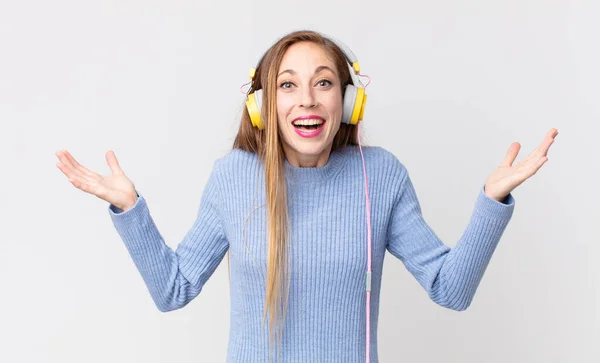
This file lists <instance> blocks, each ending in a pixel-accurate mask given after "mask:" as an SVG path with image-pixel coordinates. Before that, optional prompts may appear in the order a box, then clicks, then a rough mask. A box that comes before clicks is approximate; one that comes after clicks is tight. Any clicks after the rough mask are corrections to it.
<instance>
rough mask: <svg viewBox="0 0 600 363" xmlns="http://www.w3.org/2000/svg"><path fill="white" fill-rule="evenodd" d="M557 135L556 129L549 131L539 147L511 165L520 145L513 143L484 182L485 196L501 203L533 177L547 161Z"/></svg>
mask: <svg viewBox="0 0 600 363" xmlns="http://www.w3.org/2000/svg"><path fill="white" fill-rule="evenodd" d="M556 135H558V130H557V129H554V128H552V129H550V130H549V131H548V133H546V136H545V137H544V140H542V142H541V143H540V145H539V146H538V147H537V148H536V149H535V150H534V151H533V152H532V153H531V154H530V155H529V156H528V157H526V158H525V159H523V160H521V161H520V162H518V163H517V164H516V165H512V163H513V162H514V161H515V159H516V157H517V154H518V153H519V150H520V149H521V145H520V144H519V143H518V142H513V143H512V144H511V145H510V147H509V148H508V152H507V153H506V156H505V157H504V160H502V163H501V164H500V166H498V169H496V170H495V171H494V172H493V173H492V175H490V176H489V177H488V179H487V181H486V182H485V187H484V190H485V194H486V195H487V196H489V197H491V198H494V199H495V200H497V201H499V202H500V201H502V200H504V198H506V197H507V196H508V194H510V192H511V191H512V190H513V189H515V188H516V187H517V186H519V185H521V183H523V182H524V181H525V180H527V179H529V178H530V177H531V176H533V175H534V174H535V173H536V172H537V171H538V170H539V169H540V168H541V167H542V165H544V163H545V162H546V161H548V157H547V156H546V155H547V154H548V149H549V148H550V145H552V143H553V142H554V138H555V137H556Z"/></svg>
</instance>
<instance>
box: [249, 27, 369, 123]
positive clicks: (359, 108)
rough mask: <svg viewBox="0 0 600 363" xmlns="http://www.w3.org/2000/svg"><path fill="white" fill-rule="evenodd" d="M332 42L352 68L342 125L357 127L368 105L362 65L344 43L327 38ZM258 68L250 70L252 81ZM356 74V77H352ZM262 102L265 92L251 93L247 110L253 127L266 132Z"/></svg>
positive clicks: (344, 103) (345, 96)
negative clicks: (361, 76)
mask: <svg viewBox="0 0 600 363" xmlns="http://www.w3.org/2000/svg"><path fill="white" fill-rule="evenodd" d="M327 39H329V40H330V41H332V42H333V43H334V44H336V45H337V46H338V47H339V48H340V49H341V50H342V52H343V53H344V56H345V57H346V60H347V61H348V63H349V66H350V67H351V68H352V71H351V72H350V76H351V77H352V83H351V84H348V85H347V86H346V91H345V92H344V98H343V112H342V123H345V124H349V125H357V124H358V123H359V121H361V120H362V119H363V116H364V113H365V105H366V103H367V95H366V93H365V87H364V86H363V85H362V83H361V82H360V80H359V79H358V77H357V75H359V72H360V64H359V63H358V59H357V58H356V56H355V55H354V53H352V51H351V50H350V48H348V47H347V46H346V45H345V44H344V43H342V42H340V41H339V40H336V39H333V38H331V37H327ZM256 68H258V66H257V67H255V68H251V69H250V74H249V76H250V79H251V80H252V81H254V76H255V75H256ZM353 73H354V76H353V75H352V74H353ZM356 84H358V85H360V87H358V86H356ZM262 100H263V90H262V89H259V90H256V91H254V92H252V93H249V94H248V96H247V99H246V109H247V110H248V113H249V114H250V120H251V121H252V126H254V127H257V128H258V129H260V130H264V128H265V124H264V123H263V117H262V116H261V113H262Z"/></svg>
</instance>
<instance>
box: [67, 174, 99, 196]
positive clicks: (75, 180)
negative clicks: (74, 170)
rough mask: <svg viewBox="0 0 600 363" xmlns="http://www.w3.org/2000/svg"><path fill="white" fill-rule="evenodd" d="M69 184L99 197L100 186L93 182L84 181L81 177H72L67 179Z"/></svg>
mask: <svg viewBox="0 0 600 363" xmlns="http://www.w3.org/2000/svg"><path fill="white" fill-rule="evenodd" d="M69 181H70V182H71V184H73V186H74V187H76V188H77V189H80V190H82V191H84V192H86V193H90V194H93V195H96V196H100V194H101V193H100V191H101V189H102V185H101V184H98V183H97V182H96V181H95V180H90V179H85V178H82V177H81V176H77V175H76V176H73V177H70V178H69Z"/></svg>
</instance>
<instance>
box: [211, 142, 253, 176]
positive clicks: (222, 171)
mask: <svg viewBox="0 0 600 363" xmlns="http://www.w3.org/2000/svg"><path fill="white" fill-rule="evenodd" d="M259 167H260V163H259V160H258V155H257V154H256V153H252V152H248V151H244V150H241V149H231V150H228V151H227V152H225V154H224V155H222V156H219V157H218V158H217V159H216V160H215V161H214V164H213V172H214V173H217V174H218V175H219V178H226V179H229V180H231V178H234V179H235V178H242V179H243V178H245V177H248V176H249V175H250V174H252V175H254V173H255V172H256V171H257V168H259ZM223 181H225V180H223Z"/></svg>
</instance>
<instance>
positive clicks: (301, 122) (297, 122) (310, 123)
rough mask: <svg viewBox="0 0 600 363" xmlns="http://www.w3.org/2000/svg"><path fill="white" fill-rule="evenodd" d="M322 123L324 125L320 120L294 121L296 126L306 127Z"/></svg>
mask: <svg viewBox="0 0 600 363" xmlns="http://www.w3.org/2000/svg"><path fill="white" fill-rule="evenodd" d="M322 123H323V120H320V119H307V120H297V121H294V125H304V126H310V125H320V124H322Z"/></svg>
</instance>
